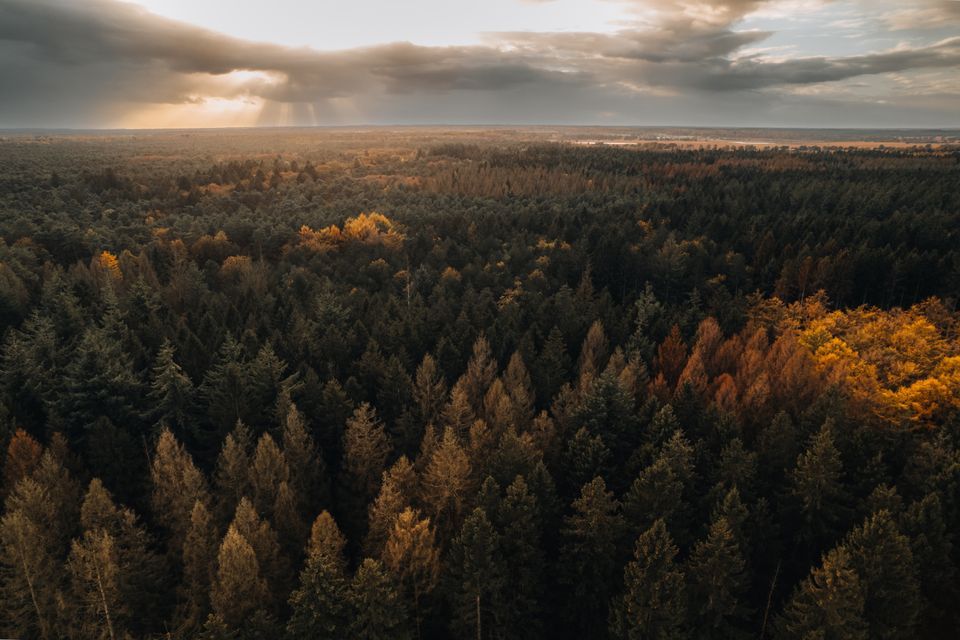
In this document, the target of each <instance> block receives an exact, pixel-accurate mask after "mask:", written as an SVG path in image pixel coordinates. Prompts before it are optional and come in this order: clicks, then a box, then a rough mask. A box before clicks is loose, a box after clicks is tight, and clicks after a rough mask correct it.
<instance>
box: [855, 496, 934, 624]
mask: <svg viewBox="0 0 960 640" xmlns="http://www.w3.org/2000/svg"><path fill="white" fill-rule="evenodd" d="M844 545H845V546H846V547H848V548H849V549H850V563H851V565H852V566H853V568H854V570H855V571H856V572H857V575H859V577H860V583H861V585H862V586H863V596H864V602H863V616H864V619H865V620H866V622H867V625H868V628H869V636H870V637H871V638H880V639H884V640H886V639H890V640H895V639H899V638H912V637H914V633H915V626H916V624H917V618H918V616H919V614H920V589H919V585H918V583H917V572H916V567H915V565H914V559H913V553H912V552H911V551H910V541H909V540H908V539H907V537H906V536H905V535H903V534H902V533H900V530H899V529H898V528H897V524H896V522H894V520H893V517H892V516H891V515H890V513H889V512H888V511H879V512H877V513H875V514H873V515H872V516H870V517H868V518H867V519H866V521H865V522H864V523H863V525H861V526H859V527H857V528H856V529H854V530H853V531H852V532H850V534H849V535H848V536H847V537H846V539H845V541H844Z"/></svg>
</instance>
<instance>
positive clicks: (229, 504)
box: [214, 422, 251, 522]
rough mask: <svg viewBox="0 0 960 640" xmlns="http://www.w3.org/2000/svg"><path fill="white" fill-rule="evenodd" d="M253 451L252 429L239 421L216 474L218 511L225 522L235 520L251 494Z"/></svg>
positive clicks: (221, 519) (224, 442)
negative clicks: (244, 499)
mask: <svg viewBox="0 0 960 640" xmlns="http://www.w3.org/2000/svg"><path fill="white" fill-rule="evenodd" d="M250 449H251V440H250V430H249V429H247V427H246V425H244V424H243V423H242V422H238V423H237V425H236V427H235V428H234V429H233V431H232V432H230V433H229V434H227V437H226V439H225V440H224V441H223V448H222V449H221V451H220V456H219V457H218V458H217V468H216V471H215V473H214V484H215V485H216V490H217V491H216V493H217V504H216V512H217V516H218V519H219V520H220V521H221V522H222V521H224V520H227V519H229V518H230V517H232V516H233V514H234V512H235V511H236V509H237V505H238V504H239V503H240V500H241V498H243V497H244V496H246V495H248V494H250V493H251V487H250V453H251V451H250Z"/></svg>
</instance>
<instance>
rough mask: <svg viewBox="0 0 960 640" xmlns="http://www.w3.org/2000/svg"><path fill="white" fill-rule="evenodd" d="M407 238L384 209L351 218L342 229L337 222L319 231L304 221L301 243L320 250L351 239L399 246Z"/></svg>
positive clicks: (333, 247) (394, 247)
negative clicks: (386, 214)
mask: <svg viewBox="0 0 960 640" xmlns="http://www.w3.org/2000/svg"><path fill="white" fill-rule="evenodd" d="M403 239H404V236H403V234H402V233H401V232H400V231H399V229H397V227H396V225H395V224H394V222H393V221H392V220H390V218H388V217H387V216H385V215H383V214H382V213H376V212H371V213H361V214H360V215H358V216H356V217H354V218H347V219H346V221H345V222H344V223H343V229H342V230H341V229H340V227H338V226H337V225H335V224H332V225H330V226H329V227H323V228H322V229H318V230H316V231H314V230H313V229H311V228H310V227H308V226H307V225H303V226H302V227H300V233H299V246H301V247H303V248H305V249H309V250H311V251H315V252H319V253H323V252H326V251H331V250H333V249H336V248H339V247H341V246H343V245H345V244H350V243H358V244H367V245H383V246H385V247H388V248H390V249H396V248H398V247H400V245H401V244H403Z"/></svg>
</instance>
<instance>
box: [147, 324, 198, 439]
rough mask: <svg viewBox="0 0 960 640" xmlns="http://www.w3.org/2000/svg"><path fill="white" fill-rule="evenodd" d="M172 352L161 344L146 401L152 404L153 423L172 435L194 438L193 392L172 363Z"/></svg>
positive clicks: (187, 380)
mask: <svg viewBox="0 0 960 640" xmlns="http://www.w3.org/2000/svg"><path fill="white" fill-rule="evenodd" d="M174 356H175V349H174V347H173V344H171V342H170V341H169V340H166V339H165V340H164V341H163V345H162V346H161V347H160V351H159V352H158V353H157V359H156V362H155V364H154V366H153V371H152V373H151V376H150V393H149V398H150V400H151V401H152V402H153V407H154V410H153V419H154V421H155V423H156V424H158V425H166V426H168V427H170V428H171V429H173V430H174V431H175V432H176V433H179V434H182V435H181V437H183V435H185V434H190V435H191V436H193V437H196V436H197V435H198V432H197V431H196V427H195V425H194V422H193V420H194V409H195V408H194V403H195V401H196V397H195V396H196V389H194V386H193V382H192V381H191V380H190V377H189V376H187V374H186V373H184V371H183V369H182V368H181V367H180V365H179V364H177V362H176V360H175V359H174Z"/></svg>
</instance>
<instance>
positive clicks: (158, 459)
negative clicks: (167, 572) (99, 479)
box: [150, 428, 210, 555]
mask: <svg viewBox="0 0 960 640" xmlns="http://www.w3.org/2000/svg"><path fill="white" fill-rule="evenodd" d="M150 478H151V480H152V483H153V492H152V494H151V496H150V505H151V507H152V509H153V513H154V517H155V518H156V520H157V522H159V523H160V524H162V525H163V526H164V527H165V528H166V529H167V531H168V532H169V534H170V537H169V539H168V549H169V550H170V552H171V553H173V554H174V555H179V554H180V550H181V549H182V547H183V541H184V538H185V537H186V535H187V531H188V530H189V529H190V521H191V514H192V513H193V509H194V505H195V504H196V503H197V502H201V503H202V504H203V506H204V507H207V506H208V505H209V504H210V490H209V488H208V487H207V480H206V478H205V477H204V476H203V474H202V473H201V472H200V470H199V469H197V467H196V465H194V464H193V459H192V458H191V457H190V454H189V453H187V450H186V449H185V448H184V446H183V445H182V444H180V443H179V442H177V439H176V438H175V437H174V435H173V433H172V432H171V431H170V429H167V428H164V429H163V431H161V433H160V439H159V440H158V441H157V448H156V451H155V452H154V455H153V464H152V465H151V468H150Z"/></svg>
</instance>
